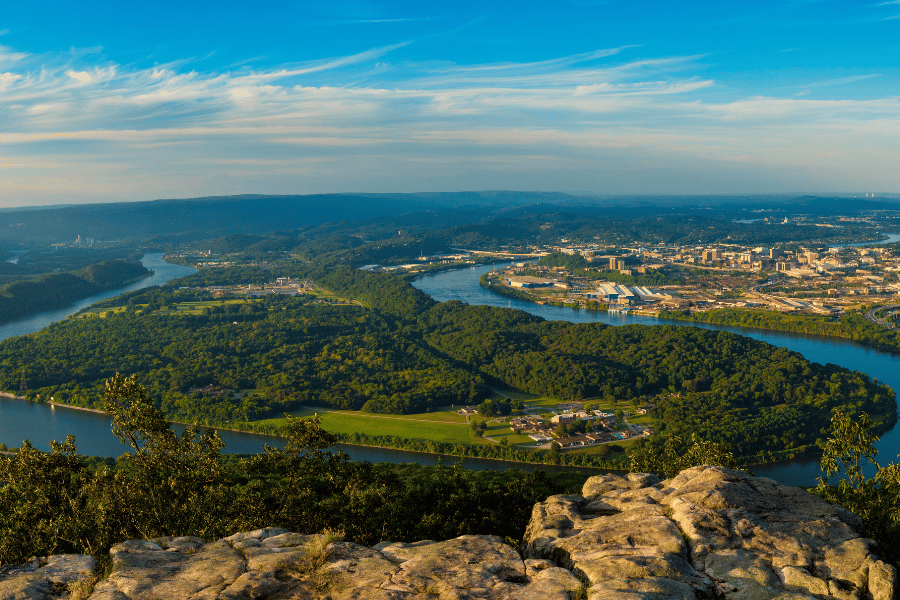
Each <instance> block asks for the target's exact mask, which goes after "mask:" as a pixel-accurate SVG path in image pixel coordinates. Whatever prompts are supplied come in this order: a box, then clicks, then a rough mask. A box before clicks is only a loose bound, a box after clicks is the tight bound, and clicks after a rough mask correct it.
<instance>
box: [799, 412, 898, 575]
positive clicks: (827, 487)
mask: <svg viewBox="0 0 900 600" xmlns="http://www.w3.org/2000/svg"><path fill="white" fill-rule="evenodd" d="M871 426H872V420H871V418H870V417H869V415H868V414H866V413H862V414H861V415H859V417H858V418H856V419H854V418H852V417H851V415H850V414H849V413H848V412H846V411H845V410H843V409H836V410H835V411H834V413H833V414H832V418H831V430H832V437H830V438H829V439H828V441H827V442H826V443H825V448H824V450H823V453H822V462H821V466H822V470H823V471H824V472H825V475H826V476H827V477H828V478H830V477H832V476H835V475H837V476H839V477H840V481H839V482H838V484H837V485H831V484H829V483H828V481H827V480H826V479H825V478H821V477H820V478H819V483H818V485H817V486H816V489H815V491H816V493H817V494H819V495H820V496H822V497H823V498H825V499H826V500H828V501H830V502H836V503H838V504H840V505H841V506H843V507H844V508H846V509H848V510H851V511H853V512H854V513H856V514H857V515H859V517H860V518H861V519H862V520H863V522H864V523H865V525H866V535H867V536H868V537H871V538H872V539H874V540H875V541H877V542H878V548H879V551H880V553H881V554H882V555H883V556H884V557H885V558H886V559H887V560H888V561H892V562H894V563H895V564H896V563H897V562H898V561H900V464H897V463H891V464H889V465H887V466H882V465H880V464H879V463H878V462H877V461H876V460H875V457H876V456H878V450H877V449H876V448H875V443H876V442H878V436H876V435H875V434H873V433H872V432H871ZM867 465H871V466H874V467H875V469H876V471H875V476H874V477H871V478H867V477H866V476H865V473H864V468H865V467H866V466H867Z"/></svg>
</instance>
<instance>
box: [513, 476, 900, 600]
mask: <svg viewBox="0 0 900 600" xmlns="http://www.w3.org/2000/svg"><path fill="white" fill-rule="evenodd" d="M861 530H862V523H861V521H860V520H859V518H858V517H857V516H856V515H854V514H852V513H850V512H848V511H846V510H844V509H842V508H840V507H838V506H834V505H831V504H829V503H827V502H826V501H825V500H822V499H821V498H819V497H818V496H815V495H813V494H810V493H808V492H806V491H804V490H802V489H800V488H795V487H788V486H784V485H781V484H779V483H777V482H775V481H773V480H771V479H768V478H762V477H751V476H749V475H747V474H746V473H743V472H741V471H736V470H733V469H727V468H724V467H710V466H704V467H695V468H693V469H688V470H685V471H682V472H681V473H679V474H678V475H677V476H676V477H674V478H673V479H668V480H666V481H659V479H657V478H656V477H653V476H652V475H646V474H634V473H633V474H630V475H628V476H627V477H620V476H616V475H603V476H597V477H591V478H590V479H589V480H588V481H587V482H585V484H584V488H583V489H582V495H581V496H552V497H550V498H548V499H547V501H546V502H541V503H539V504H537V505H535V507H534V509H533V511H532V515H531V521H530V523H529V525H528V530H527V531H526V533H525V556H526V558H528V559H529V560H535V559H537V560H548V561H552V562H553V563H554V564H556V565H558V566H559V567H563V568H565V569H569V570H571V572H572V573H574V574H575V575H577V576H579V577H581V578H583V579H584V580H586V581H588V582H589V584H590V587H589V589H588V598H589V600H600V599H604V600H606V599H609V600H619V599H621V600H626V599H628V600H632V599H638V598H640V599H643V600H657V599H659V600H663V599H666V600H668V599H672V598H677V599H679V600H695V599H707V598H721V599H724V600H756V599H759V600H770V599H774V598H779V599H784V600H788V599H791V600H793V599H800V598H834V599H841V600H843V599H848V600H849V599H854V600H856V599H858V600H864V599H871V600H896V599H898V598H900V589H898V579H897V573H896V571H895V569H894V568H893V567H891V566H890V565H887V564H885V563H884V562H882V561H880V560H879V559H878V557H877V548H876V547H875V543H874V542H873V541H871V540H868V539H866V538H864V537H863V536H862V535H861V534H860V532H861Z"/></svg>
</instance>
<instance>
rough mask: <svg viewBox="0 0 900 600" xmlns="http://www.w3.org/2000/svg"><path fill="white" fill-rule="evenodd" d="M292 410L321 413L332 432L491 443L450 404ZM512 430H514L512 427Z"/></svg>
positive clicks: (307, 414)
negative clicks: (379, 410) (387, 411)
mask: <svg viewBox="0 0 900 600" xmlns="http://www.w3.org/2000/svg"><path fill="white" fill-rule="evenodd" d="M290 414H291V416H293V417H311V416H313V415H314V414H318V415H319V417H320V418H321V419H322V428H323V429H325V431H330V432H332V433H365V434H367V435H384V436H395V437H400V438H407V439H420V440H430V441H434V442H451V443H465V444H469V443H474V444H479V443H481V444H489V443H491V442H489V441H487V440H482V439H480V438H477V437H476V436H475V434H474V433H473V432H472V429H471V428H470V427H469V425H468V424H466V418H465V417H464V416H462V415H459V414H457V413H455V412H453V411H452V409H451V408H449V407H447V408H446V410H441V411H439V412H433V413H422V414H416V415H376V414H371V413H362V412H357V411H348V410H340V411H330V410H327V409H321V408H309V409H302V410H298V411H294V412H293V413H290ZM258 422H259V423H264V424H270V425H275V426H281V425H284V424H285V423H286V420H285V419H283V418H278V419H265V420H262V421H258ZM507 431H509V427H507ZM510 433H512V432H511V431H510Z"/></svg>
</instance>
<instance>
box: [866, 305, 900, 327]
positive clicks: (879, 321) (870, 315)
mask: <svg viewBox="0 0 900 600" xmlns="http://www.w3.org/2000/svg"><path fill="white" fill-rule="evenodd" d="M898 309H900V304H888V305H887V306H876V307H875V308H870V309H869V310H867V311H866V315H865V316H866V319H868V320H869V321H871V322H873V323H875V324H876V325H881V326H882V327H887V328H888V329H897V327H896V326H894V325H893V324H891V323H889V322H888V321H887V316H888V315H889V314H890V311H894V310H898ZM882 310H883V311H885V314H884V318H883V317H878V316H876V315H875V313H877V312H879V311H882Z"/></svg>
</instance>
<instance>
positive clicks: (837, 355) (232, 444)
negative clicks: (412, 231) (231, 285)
mask: <svg viewBox="0 0 900 600" xmlns="http://www.w3.org/2000/svg"><path fill="white" fill-rule="evenodd" d="M143 262H144V265H145V266H146V267H147V268H149V269H153V270H154V271H155V274H154V276H153V277H151V278H147V279H143V280H141V281H139V282H136V283H134V284H132V285H130V286H128V287H126V288H123V289H121V290H115V291H111V292H106V293H104V294H100V295H98V296H95V297H93V298H87V299H85V300H82V301H81V302H79V303H77V304H75V305H73V306H70V307H69V308H66V309H62V310H59V311H53V312H50V313H42V314H41V315H37V316H35V317H32V318H29V319H25V320H23V321H19V322H16V323H9V324H7V325H4V326H2V327H0V339H5V338H7V337H10V336H13V335H23V334H27V333H31V332H34V331H37V330H39V329H42V328H44V327H46V326H47V325H49V324H50V323H51V322H54V321H58V320H61V319H64V318H65V317H66V316H68V315H69V314H72V313H74V312H77V311H78V310H80V309H81V308H83V307H86V306H89V305H90V304H93V303H94V302H98V301H100V300H104V299H106V298H111V297H114V296H117V295H119V294H121V293H124V292H127V291H131V290H134V289H140V288H143V287H147V286H149V285H154V284H162V283H165V282H166V281H169V280H170V279H173V278H175V277H181V276H184V275H187V274H190V273H192V272H194V270H193V269H191V268H188V267H183V266H180V265H172V264H169V263H166V262H164V261H162V255H159V254H151V255H147V256H146V257H145V258H144V261H143ZM494 268H496V267H495V266H493V265H484V266H478V267H472V268H466V269H460V270H456V271H448V272H442V273H437V274H434V275H428V276H425V277H423V278H421V279H419V280H417V281H415V282H414V283H413V285H415V286H416V287H417V288H419V289H420V290H422V291H424V292H426V293H428V294H429V295H431V296H432V297H433V298H434V299H435V300H438V301H446V300H461V301H463V302H466V303H469V304H484V305H490V306H501V307H506V306H509V307H512V308H516V309H520V310H525V311H527V312H530V313H532V314H535V315H538V316H541V317H543V318H545V319H549V320H563V321H571V322H576V323H582V322H593V321H599V322H602V323H608V324H610V325H624V324H630V323H636V324H644V325H654V324H660V323H664V322H667V323H671V324H673V325H679V326H685V327H693V326H697V327H702V328H705V329H723V330H726V331H731V332H734V333H738V334H740V335H745V336H747V337H751V338H753V339H756V340H761V341H764V342H768V343H770V344H774V345H777V346H783V347H785V348H788V349H790V350H795V351H797V352H799V353H801V354H802V355H803V356H805V357H806V358H807V359H809V360H811V361H815V362H819V363H829V362H830V363H835V364H838V365H841V366H843V367H847V368H849V369H853V370H858V371H862V372H864V373H867V374H869V375H870V376H872V377H876V378H878V379H879V380H880V381H882V382H884V383H886V384H888V385H889V386H891V387H892V388H893V389H894V390H900V358H898V357H897V356H896V355H892V354H890V353H887V352H880V351H878V350H872V349H869V348H864V347H862V346H859V345H857V344H854V343H853V342H850V341H847V340H840V339H835V338H824V337H818V336H811V335H802V334H793V333H786V332H776V331H760V330H757V329H744V328H739V327H719V326H713V325H705V324H688V323H685V322H681V321H663V320H660V319H655V318H652V317H645V316H639V315H634V316H632V315H624V314H609V313H606V312H599V311H587V310H580V309H572V308H561V307H556V306H541V305H537V304H533V303H530V302H523V301H521V300H514V299H513V300H510V299H508V298H505V297H501V296H499V295H497V294H494V293H493V292H490V291H488V290H485V289H484V288H482V287H481V286H480V285H479V278H480V276H481V274H482V273H484V272H487V271H490V270H492V269H494ZM176 428H178V429H180V427H177V426H176ZM70 433H71V434H74V435H75V436H76V441H77V443H78V448H79V451H80V452H81V453H82V454H86V455H92V456H119V455H121V454H123V453H124V452H125V450H126V448H125V447H124V446H122V445H121V444H120V443H119V441H118V440H117V439H116V438H115V437H114V436H113V435H112V433H111V431H110V424H109V418H108V417H106V416H105V415H101V414H96V413H91V412H86V411H80V410H76V409H70V408H65V407H57V408H51V407H50V406H48V405H44V404H33V403H28V402H23V401H18V400H3V399H0V442H3V443H6V444H7V445H9V446H18V445H20V444H21V443H22V440H24V439H28V440H30V441H31V442H32V443H33V444H34V445H35V446H36V447H38V448H40V449H45V448H47V443H48V442H49V441H50V440H63V439H65V436H66V435H67V434H70ZM219 433H220V435H221V436H222V439H223V440H224V441H225V443H226V448H225V450H226V452H232V453H245V454H252V453H256V452H260V451H261V450H262V447H263V444H264V443H268V444H270V445H275V446H278V445H280V440H279V439H278V438H273V437H269V436H261V435H254V434H250V433H241V432H232V431H220V432H219ZM878 448H879V450H880V453H881V459H882V462H890V461H891V460H894V458H895V457H896V456H897V454H898V453H900V427H895V428H894V429H893V430H891V431H889V432H888V433H887V434H885V435H884V437H883V438H882V440H881V441H880V442H879V444H878ZM341 449H342V450H345V451H346V452H347V453H348V454H349V455H350V456H351V458H353V459H354V460H369V461H372V462H417V463H419V464H437V461H438V457H437V456H433V455H427V454H421V453H414V452H404V451H401V450H391V449H380V448H363V447H358V446H342V447H341ZM447 460H448V461H452V460H453V459H447ZM465 464H466V467H468V468H474V469H498V468H506V467H507V466H509V465H510V463H504V462H500V461H491V460H481V459H466V462H465ZM520 467H521V465H516V468H520ZM525 468H532V467H528V466H526V467H525ZM753 471H754V472H755V473H756V474H757V475H764V476H767V477H772V478H773V479H776V480H778V481H781V482H784V483H788V484H792V485H807V486H809V485H814V484H815V480H816V478H817V477H818V476H819V475H820V474H821V472H820V470H819V465H818V461H817V460H815V459H812V460H810V459H806V460H794V461H786V462H780V463H775V464H767V465H758V466H755V467H753Z"/></svg>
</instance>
